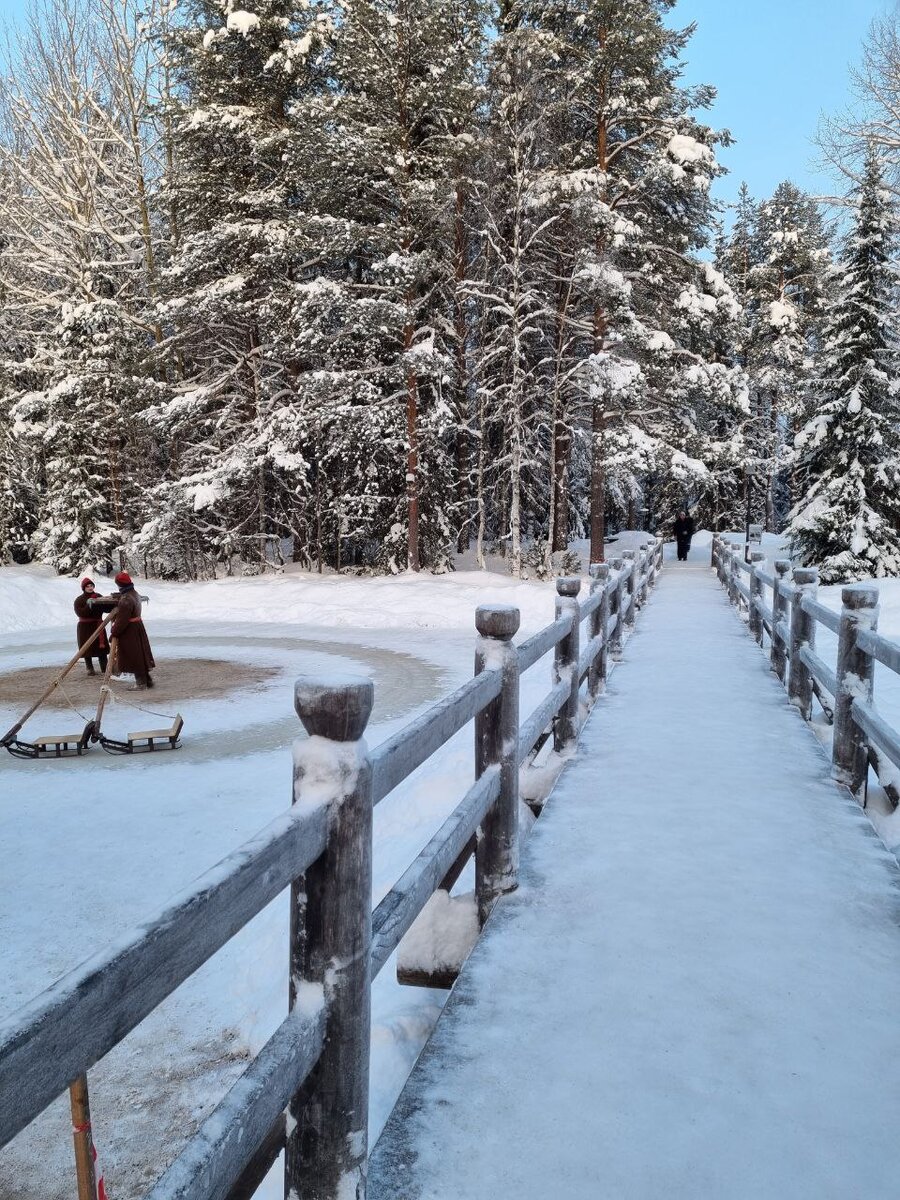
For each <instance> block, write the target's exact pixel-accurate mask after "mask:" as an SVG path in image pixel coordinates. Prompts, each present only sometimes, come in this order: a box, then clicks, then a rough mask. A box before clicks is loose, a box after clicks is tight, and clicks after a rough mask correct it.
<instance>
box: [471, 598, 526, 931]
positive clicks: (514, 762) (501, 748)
mask: <svg viewBox="0 0 900 1200" xmlns="http://www.w3.org/2000/svg"><path fill="white" fill-rule="evenodd" d="M475 628H476V629H477V630H478V641H477V644H476V648H475V674H476V675H480V674H481V672H482V671H484V670H487V669H489V668H495V669H498V670H499V671H500V672H501V677H502V681H503V682H502V685H501V689H500V695H499V696H498V697H497V698H496V700H492V701H491V703H490V704H489V705H488V706H487V707H486V708H484V709H482V710H481V712H480V713H479V714H478V716H477V717H476V718H475V776H476V778H477V779H480V778H481V776H482V775H483V774H484V773H485V771H486V770H488V768H489V767H492V766H499V768H500V795H499V796H498V797H497V801H496V803H495V804H494V807H493V808H492V809H491V811H490V812H489V813H488V815H487V816H486V817H485V819H484V821H483V823H482V825H481V830H480V834H479V837H478V840H477V844H476V848H475V892H476V895H477V897H478V918H479V920H480V922H481V924H482V925H483V924H484V923H485V921H486V920H487V919H488V916H489V915H490V912H491V909H492V908H493V907H494V902H495V901H496V899H497V897H498V896H502V895H503V894H504V893H505V892H511V891H514V890H515V888H516V887H517V886H518V882H519V656H518V654H517V652H516V648H515V646H514V645H513V644H512V639H513V637H514V636H515V634H516V632H517V631H518V628H519V610H518V609H517V608H513V607H511V606H510V605H506V604H497V605H482V606H481V607H479V608H478V609H476V611H475Z"/></svg>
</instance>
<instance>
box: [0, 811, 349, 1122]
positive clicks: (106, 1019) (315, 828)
mask: <svg viewBox="0 0 900 1200" xmlns="http://www.w3.org/2000/svg"><path fill="white" fill-rule="evenodd" d="M327 821H328V813H327V810H326V809H325V808H324V807H322V808H313V809H306V810H302V809H297V808H292V809H289V810H288V811H287V812H285V813H284V814H282V815H281V816H280V817H278V818H277V820H275V821H273V822H272V823H271V825H269V826H268V827H267V828H266V829H264V830H263V831H262V833H260V834H258V835H257V836H256V837H254V838H252V839H251V840H250V841H249V842H246V843H245V844H244V845H243V846H242V847H241V848H240V849H239V850H236V851H235V852H234V853H233V854H230V855H229V856H228V857H227V858H226V859H224V860H223V861H222V862H221V863H219V865H218V866H216V867H213V868H212V870H211V871H208V872H207V873H206V874H205V875H203V876H201V877H200V879H199V880H198V881H197V883H196V884H195V885H194V886H193V887H192V888H191V889H190V891H188V892H186V893H183V894H182V895H181V896H179V897H177V898H176V899H175V900H174V901H173V902H172V903H171V904H170V905H169V906H168V907H167V908H166V909H164V910H163V911H162V912H161V913H160V914H159V915H158V916H157V917H155V918H153V919H152V920H150V921H148V922H147V923H146V924H143V925H140V926H138V927H137V928H136V929H135V930H133V931H132V932H131V933H130V934H128V935H127V936H126V937H125V938H123V939H121V940H120V941H119V942H118V943H116V944H114V945H113V946H112V948H111V949H108V950H104V951H102V952H101V953H100V954H96V955H94V957H93V958H90V959H88V960H87V962H85V963H83V964H82V965H81V966H80V967H77V968H76V969H75V970H74V971H72V972H70V973H69V974H68V975H65V976H63V978H62V979H60V980H59V982H58V983H55V984H54V985H53V986H52V987H50V988H48V989H47V991H45V992H44V993H43V994H42V995H41V996H39V997H38V999H37V1000H36V1001H34V1002H33V1003H32V1004H30V1005H27V1006H26V1007H25V1008H22V1009H20V1010H19V1011H18V1012H17V1013H16V1014H15V1016H13V1017H12V1018H10V1019H9V1020H7V1021H5V1022H4V1023H3V1024H2V1025H0V1144H2V1145H5V1144H6V1143H7V1142H8V1141H10V1140H11V1139H12V1138H13V1137H15V1135H16V1134H17V1133H19V1132H20V1130H22V1129H24V1128H25V1126H26V1125H28V1123H29V1122H30V1121H33V1120H34V1118H35V1117H36V1116H37V1115H38V1114H39V1113H40V1112H42V1111H43V1110H44V1109H45V1108H46V1107H47V1106H48V1105H49V1104H51V1103H52V1102H53V1101H54V1100H55V1099H56V1097H57V1096H59V1095H61V1093H62V1092H64V1091H65V1090H66V1088H67V1087H68V1086H69V1084H70V1083H71V1082H72V1080H73V1079H76V1078H77V1077H78V1076H79V1075H84V1074H85V1073H86V1072H87V1071H88V1070H89V1069H90V1068H91V1067H92V1066H93V1065H94V1063H96V1062H97V1061H98V1060H99V1059H100V1058H102V1057H103V1055H104V1054H107V1053H108V1052H109V1051H110V1050H111V1049H112V1048H113V1046H115V1045H117V1044H118V1043H119V1042H120V1041H122V1039H123V1038H124V1037H125V1036H126V1035H127V1034H129V1033H130V1032H131V1030H132V1029H134V1028H135V1027H136V1026H137V1025H139V1024H140V1022H141V1021H142V1020H143V1019H144V1017H146V1016H147V1015H148V1014H149V1013H151V1012H152V1011H153V1010H154V1009H155V1008H156V1006H157V1005H158V1004H160V1003H161V1002H162V1001H163V1000H165V998H166V997H167V996H168V995H170V994H171V993H172V992H173V991H175V989H176V988H177V987H178V986H179V984H181V983H183V982H184V981H185V980H186V979H188V978H189V977H190V976H191V975H192V974H193V973H194V971H196V970H197V968H198V967H200V966H202V965H203V963H204V962H206V960H207V959H208V958H210V957H211V956H212V955H213V954H214V953H215V952H216V951H217V950H219V949H221V947H222V946H224V945H225V943H226V942H227V941H229V940H230V939H231V938H232V937H233V936H234V935H235V933H237V932H238V930H240V929H242V928H243V927H244V925H246V924H247V922H248V921H250V920H251V919H252V918H253V917H255V916H256V915H257V913H259V912H261V911H262V910H263V909H264V908H265V907H266V905H267V904H269V903H270V901H272V900H274V899H275V897H276V896H277V895H279V893H281V892H283V891H284V890H285V888H286V887H287V886H288V885H289V884H290V883H291V881H292V880H293V879H296V878H297V876H298V875H301V874H302V873H303V872H304V871H305V870H306V869H307V867H308V866H309V865H310V864H311V863H312V862H314V861H315V860H316V859H317V858H318V857H319V856H320V855H321V854H322V851H323V850H324V848H325V842H326V836H327Z"/></svg>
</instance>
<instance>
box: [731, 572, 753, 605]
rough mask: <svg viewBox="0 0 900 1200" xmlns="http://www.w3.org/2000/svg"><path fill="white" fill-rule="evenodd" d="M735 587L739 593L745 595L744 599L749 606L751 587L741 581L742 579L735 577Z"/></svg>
mask: <svg viewBox="0 0 900 1200" xmlns="http://www.w3.org/2000/svg"><path fill="white" fill-rule="evenodd" d="M734 589H735V591H736V592H737V593H738V594H739V595H741V596H743V597H744V599H745V600H746V601H747V606H748V607H749V605H750V589H749V588H748V587H747V585H746V584H744V583H741V581H740V579H735V581H734Z"/></svg>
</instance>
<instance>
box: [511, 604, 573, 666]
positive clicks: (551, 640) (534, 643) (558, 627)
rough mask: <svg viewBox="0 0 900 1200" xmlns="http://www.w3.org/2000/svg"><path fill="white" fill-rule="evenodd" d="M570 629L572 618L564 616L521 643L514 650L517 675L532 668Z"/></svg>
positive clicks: (568, 615)
mask: <svg viewBox="0 0 900 1200" xmlns="http://www.w3.org/2000/svg"><path fill="white" fill-rule="evenodd" d="M571 628H572V617H571V615H570V614H568V613H567V614H566V615H565V616H564V617H561V618H560V619H559V620H558V621H554V622H553V624H552V625H548V626H547V627H546V628H545V629H541V630H540V631H539V632H538V633H536V634H534V635H533V636H532V637H530V638H528V639H527V641H524V642H522V644H521V645H520V646H517V647H516V649H517V651H518V654H519V673H520V674H521V673H522V672H523V671H527V670H528V668H529V667H533V666H534V664H535V663H536V662H538V661H539V660H540V659H542V658H543V657H544V655H545V654H549V653H550V651H551V650H552V649H553V648H554V647H555V646H556V643H557V642H558V641H560V640H561V639H562V638H564V637H565V636H566V634H567V633H568V632H569V630H570V629H571Z"/></svg>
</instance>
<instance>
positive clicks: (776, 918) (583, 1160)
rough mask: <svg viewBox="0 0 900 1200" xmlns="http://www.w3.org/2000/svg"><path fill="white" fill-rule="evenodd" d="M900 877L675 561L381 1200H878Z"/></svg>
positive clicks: (884, 1187) (890, 1190)
mask: <svg viewBox="0 0 900 1200" xmlns="http://www.w3.org/2000/svg"><path fill="white" fill-rule="evenodd" d="M898 885H900V871H898V867H897V862H896V860H895V859H894V858H893V857H892V856H891V855H890V854H888V852H887V851H886V850H885V849H884V848H883V847H882V845H881V843H880V842H879V841H878V839H877V838H876V836H875V834H874V832H873V831H872V829H871V827H870V825H869V824H868V822H867V819H866V817H865V815H864V814H863V813H862V812H861V811H860V809H859V808H858V807H857V806H856V805H855V804H854V803H853V802H852V801H851V800H850V798H849V796H848V795H847V794H846V793H844V792H843V791H841V790H840V789H838V788H837V787H836V786H835V785H834V784H833V783H832V782H831V780H830V778H829V773H828V764H827V763H826V760H825V758H824V756H823V754H822V751H821V750H820V748H819V746H818V745H817V743H816V741H815V740H814V738H813V736H812V734H811V733H810V732H809V730H808V729H807V728H806V727H805V726H804V725H803V723H802V722H801V720H800V718H799V717H798V716H796V715H795V714H794V713H793V712H792V711H791V710H790V708H789V707H788V705H787V702H786V699H785V694H784V691H783V689H782V688H781V687H780V685H778V684H777V682H776V681H775V679H774V677H773V676H771V675H770V674H769V673H768V670H767V664H766V660H765V658H764V656H763V655H761V654H760V652H759V650H758V649H757V647H756V646H755V644H754V643H753V642H752V641H751V640H750V638H749V637H748V636H747V633H746V632H745V631H744V629H743V628H742V627H741V625H740V624H739V622H738V621H737V620H736V618H735V615H734V613H733V611H732V610H731V609H730V608H729V606H728V603H727V601H726V599H725V597H724V595H723V594H722V592H721V591H720V589H719V587H718V584H717V583H716V581H715V579H714V577H713V576H712V575H711V574H710V573H709V572H708V571H704V570H703V569H698V568H696V567H692V566H683V565H681V564H677V565H676V564H672V565H670V567H669V569H668V570H667V571H666V572H665V573H664V575H663V577H662V580H661V582H660V585H659V588H658V590H657V592H656V594H655V595H654V598H653V600H652V601H651V604H650V605H649V606H648V609H647V611H646V612H645V613H644V615H643V617H642V619H641V621H640V622H639V624H638V627H637V631H636V633H635V634H634V636H633V638H632V639H631V640H630V641H629V643H628V645H627V647H626V653H625V661H624V663H623V666H622V669H620V670H617V671H616V672H615V674H614V676H613V678H612V680H611V681H610V686H609V690H608V693H607V695H606V696H605V697H604V698H603V699H601V701H600V703H599V704H598V706H597V708H596V709H595V711H594V714H593V716H592V717H591V719H590V721H589V723H588V726H587V728H586V730H585V731H584V735H583V739H582V743H581V746H580V748H579V752H578V757H577V760H576V761H575V762H574V763H573V764H571V765H570V767H569V768H568V770H567V772H566V773H565V774H564V776H563V778H562V781H561V783H560V786H559V787H558V788H557V790H556V792H555V793H554V794H553V796H552V797H551V799H550V801H549V803H548V805H547V807H546V809H545V811H544V815H543V816H542V818H541V820H540V821H539V822H538V823H537V825H536V827H535V830H534V832H533V833H532V835H531V837H530V839H529V840H528V842H527V843H526V846H525V849H524V853H523V862H522V872H521V886H520V888H519V890H518V891H517V892H516V893H515V894H513V895H512V896H510V897H508V898H506V899H505V900H504V901H502V902H501V903H500V905H499V906H498V908H497V910H496V911H495V913H494V915H493V916H492V917H491V920H490V921H489V923H488V926H487V928H486V930H485V933H484V936H483V937H482V939H481V940H480V942H479V943H478V945H477V947H476V949H475V951H474V953H473V954H472V956H471V958H470V959H469V962H468V963H467V965H466V967H465V968H464V971H463V974H462V976H461V977H460V979H459V981H458V982H457V985H456V988H455V989H454V991H453V992H452V993H451V996H450V1000H449V1001H448V1004H447V1007H446V1008H445V1010H444V1013H443V1015H442V1016H441V1018H440V1020H439V1022H438V1025H437V1028H436V1030H435V1033H434V1035H433V1037H432V1040H431V1042H430V1043H429V1045H428V1047H427V1048H426V1050H425V1051H424V1052H423V1055H422V1057H421V1059H420V1060H419V1063H418V1065H417V1067H416V1069H415V1071H414V1073H413V1075H412V1077H411V1079H410V1081H409V1083H408V1085H407V1087H406V1089H405V1091H404V1093H403V1095H402V1097H401V1100H400V1103H399V1105H398V1107H397V1108H396V1109H395V1111H394V1113H393V1116H392V1117H391V1120H390V1121H389V1123H388V1125H387V1127H386V1129H385V1132H384V1134H383V1136H382V1138H381V1140H380V1141H379V1143H378V1145H377V1147H376V1149H375V1151H374V1154H373V1156H372V1160H371V1164H370V1179H371V1185H370V1191H369V1196H370V1200H448V1198H450V1197H453V1198H454V1200H501V1198H506V1197H516V1200H532V1198H533V1200H538V1198H540V1200H547V1198H548V1197H566V1200H597V1198H598V1197H608V1198H609V1200H657V1198H660V1197H666V1198H667V1200H673V1198H675V1197H683V1198H685V1200H698V1198H700V1197H703V1198H708V1200H722V1198H723V1197H728V1200H738V1198H740V1200H760V1197H773V1198H782V1197H783V1198H784V1200H787V1198H788V1197H790V1200H803V1198H806V1197H808V1198H809V1200H826V1198H828V1197H834V1198H835V1200H847V1197H850V1196H865V1197H866V1198H867V1200H888V1198H890V1200H893V1198H894V1197H896V1195H897V1186H898V1185H897V1180H898V1178H900V1143H898V1141H897V1139H896V1138H895V1137H893V1136H892V1135H891V1132H890V1121H891V1117H892V1114H894V1113H896V1112H898V1111H900V1067H898V1064H900V1019H898V1007H897V1006H898V996H900V886H898Z"/></svg>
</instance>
